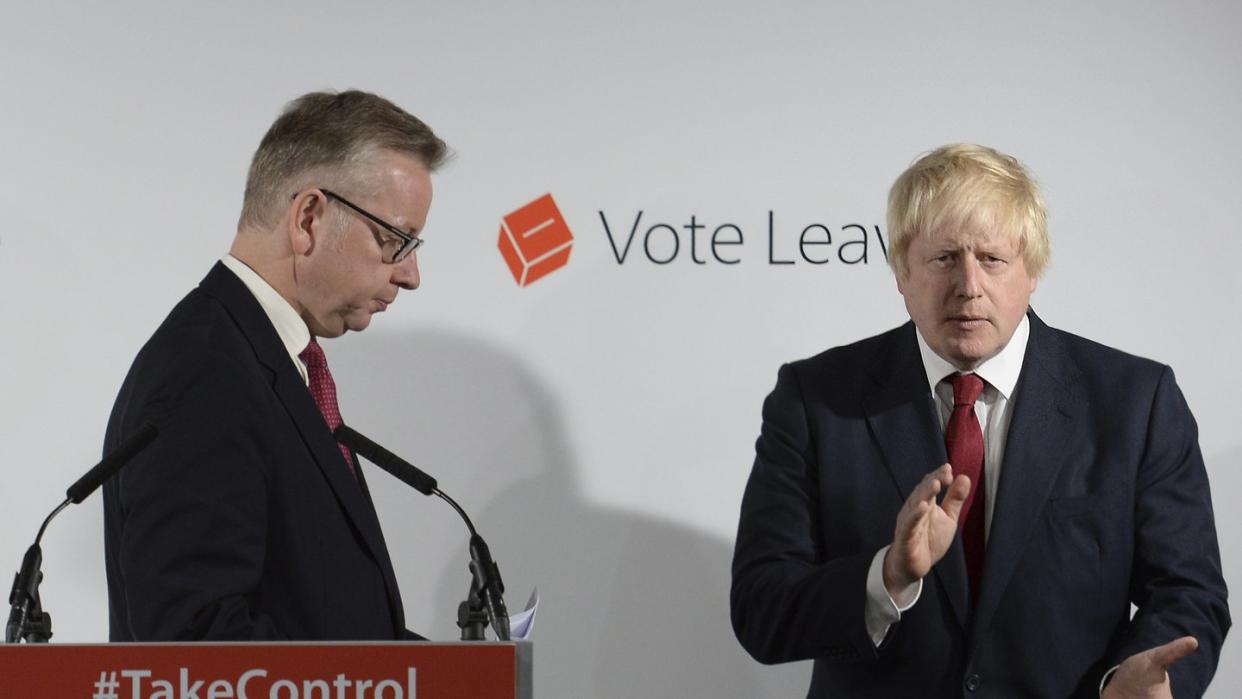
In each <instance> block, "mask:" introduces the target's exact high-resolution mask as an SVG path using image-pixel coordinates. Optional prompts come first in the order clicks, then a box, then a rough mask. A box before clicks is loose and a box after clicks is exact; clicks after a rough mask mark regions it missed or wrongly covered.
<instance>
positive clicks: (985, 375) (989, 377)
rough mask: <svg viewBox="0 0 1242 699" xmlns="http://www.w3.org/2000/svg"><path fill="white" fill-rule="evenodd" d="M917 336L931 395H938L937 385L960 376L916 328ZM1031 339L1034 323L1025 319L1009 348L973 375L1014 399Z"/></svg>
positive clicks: (1016, 330)
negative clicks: (954, 375) (950, 376)
mask: <svg viewBox="0 0 1242 699" xmlns="http://www.w3.org/2000/svg"><path fill="white" fill-rule="evenodd" d="M914 334H915V337H917V338H918V342H919V355H920V356H922V358H923V370H924V371H925V372H927V384H928V386H929V387H930V388H931V392H932V395H935V394H936V384H939V383H940V382H941V381H943V380H944V379H945V377H946V376H949V375H951V374H956V373H958V370H957V367H955V366H953V364H951V363H950V362H949V361H947V360H946V359H945V358H944V357H941V356H940V355H938V354H936V353H935V352H934V351H932V348H931V347H930V346H929V345H928V344H927V340H925V339H923V333H922V332H920V331H919V329H918V327H917V326H916V327H915V329H914ZM1030 337H1031V321H1030V320H1029V319H1028V318H1027V317H1026V316H1025V315H1024V316H1022V320H1021V322H1019V323H1018V327H1017V328H1014V331H1013V337H1011V338H1009V344H1007V345H1005V347H1004V348H1003V349H1001V351H1000V352H997V353H996V356H994V357H992V358H991V359H988V360H987V361H985V362H984V363H982V364H980V365H979V366H978V367H976V368H975V371H974V373H976V374H978V375H979V378H981V379H983V380H984V381H986V382H987V383H988V385H990V386H992V387H993V388H995V389H996V390H997V391H998V392H1000V394H1001V395H1002V396H1004V397H1005V399H1006V400H1009V399H1010V398H1011V397H1013V390H1014V388H1016V387H1017V385H1018V375H1019V374H1021V373H1022V360H1023V359H1024V358H1025V357H1026V343H1027V340H1029V339H1030Z"/></svg>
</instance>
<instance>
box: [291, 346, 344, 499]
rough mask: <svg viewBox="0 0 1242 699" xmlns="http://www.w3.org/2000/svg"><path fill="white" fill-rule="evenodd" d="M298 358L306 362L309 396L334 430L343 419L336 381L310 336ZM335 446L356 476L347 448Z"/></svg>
mask: <svg viewBox="0 0 1242 699" xmlns="http://www.w3.org/2000/svg"><path fill="white" fill-rule="evenodd" d="M298 359H301V360H302V361H303V362H305V363H306V377H307V384H308V388H310V392H311V397H312V398H314V399H315V405H317V406H319V412H320V413H323V419H324V420H325V421H326V422H327V423H328V429H329V430H332V431H336V428H338V427H340V426H341V425H342V424H343V423H344V420H342V419H341V409H340V408H339V407H337V405H336V383H335V382H334V381H333V380H332V372H330V371H328V358H327V357H325V356H324V354H323V348H322V347H320V346H319V343H318V342H315V338H313V337H312V338H311V341H310V344H309V345H307V346H306V349H304V350H302V353H301V354H299V355H298ZM336 446H337V447H338V448H339V449H340V450H341V455H342V456H344V457H345V464H346V465H348V466H349V472H350V474H351V475H353V477H354V478H357V477H358V474H357V473H354V459H353V457H352V456H351V455H350V453H349V449H347V448H345V445H344V444H339V443H338V444H337V445H336Z"/></svg>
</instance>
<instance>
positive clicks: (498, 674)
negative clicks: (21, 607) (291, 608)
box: [0, 642, 533, 699]
mask: <svg viewBox="0 0 1242 699" xmlns="http://www.w3.org/2000/svg"><path fill="white" fill-rule="evenodd" d="M531 653H532V649H531V644H530V643H528V642H517V643H344V642H341V643H163V644H160V643H109V644H92V645H75V644H60V643H50V644H30V645H0V696H2V697H5V698H6V699H7V698H8V697H12V698H13V699H26V698H27V697H30V698H36V697H37V698H38V699H45V698H46V699H61V698H62V697H63V698H65V699H69V698H70V697H72V698H73V699H501V698H502V697H503V699H530V697H531V696H533V695H532V689H531V687H532V680H531V670H532V665H531Z"/></svg>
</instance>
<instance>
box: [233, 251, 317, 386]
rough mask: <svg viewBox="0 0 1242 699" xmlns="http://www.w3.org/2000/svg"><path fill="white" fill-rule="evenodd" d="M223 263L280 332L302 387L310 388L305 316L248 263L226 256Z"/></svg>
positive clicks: (308, 336)
mask: <svg viewBox="0 0 1242 699" xmlns="http://www.w3.org/2000/svg"><path fill="white" fill-rule="evenodd" d="M220 262H221V263H222V264H223V265H224V266H225V267H228V268H229V271H231V272H232V273H233V274H236V275H237V278H238V279H240V280H241V282H242V284H245V285H246V288H247V289H249V290H250V293H252V294H254V298H255V300H256V301H258V302H259V305H260V306H262V307H263V312H264V313H266V314H267V319H268V320H270V321H272V327H273V328H276V334H277V335H279V336H280V342H281V344H283V345H284V346H285V351H286V352H288V353H289V358H290V359H292V360H293V366H295V367H297V368H298V373H299V374H301V375H302V383H305V384H307V385H309V384H310V378H309V377H308V375H307V373H306V364H304V363H303V362H302V360H301V359H300V358H299V357H298V355H299V354H301V353H302V350H304V349H306V346H307V345H308V344H310V340H311V335H310V330H309V329H308V328H307V327H306V321H304V320H302V316H300V315H298V312H297V311H296V310H294V308H293V306H291V305H290V304H289V302H288V301H286V300H285V297H283V296H281V295H280V294H279V293H278V292H277V291H276V290H275V289H273V288H272V285H271V284H268V283H267V281H266V280H264V279H263V277H260V276H259V273H258V272H256V271H254V270H253V269H250V267H248V266H246V263H245V262H242V261H241V260H239V259H237V258H236V257H233V256H232V255H225V256H224V257H222V258H221V259H220Z"/></svg>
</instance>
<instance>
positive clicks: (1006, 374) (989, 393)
mask: <svg viewBox="0 0 1242 699" xmlns="http://www.w3.org/2000/svg"><path fill="white" fill-rule="evenodd" d="M915 335H916V336H917V338H918V343H919V354H920V356H921V357H922V358H923V369H924V371H925V372H926V373H927V386H928V389H929V390H930V391H931V394H932V395H933V396H935V397H936V407H937V408H938V409H939V416H940V429H941V432H942V433H943V432H944V429H945V426H946V425H947V424H948V422H949V416H951V415H952V414H953V386H952V385H951V384H950V383H948V382H946V381H945V379H947V378H949V377H951V376H952V375H953V374H957V373H974V374H978V376H979V378H981V379H983V381H984V387H983V393H981V394H980V395H979V399H978V400H977V401H975V416H976V417H978V419H979V424H980V426H981V427H982V431H983V485H984V488H985V490H986V492H985V493H984V495H985V496H986V498H987V499H986V506H985V508H984V537H985V538H986V536H987V535H988V534H989V533H990V532H991V531H992V511H993V508H994V505H995V503H996V487H997V485H998V484H999V483H1000V472H1001V462H1002V460H1003V459H1004V455H1005V442H1006V439H1007V438H1008V435H1009V422H1010V420H1012V419H1013V404H1014V403H1013V401H1014V390H1015V389H1016V388H1017V385H1018V375H1019V374H1021V373H1022V360H1023V359H1024V358H1025V357H1026V343H1027V340H1028V339H1029V338H1030V335H1031V325H1030V321H1029V320H1027V318H1026V316H1023V317H1022V321H1021V322H1020V323H1018V327H1017V328H1015V329H1014V332H1013V337H1012V338H1010V340H1009V344H1007V345H1005V347H1004V349H1002V350H1001V351H1000V352H999V353H997V354H996V356H994V357H992V358H990V359H988V360H987V361H985V362H984V363H983V364H980V365H979V366H978V367H976V368H975V370H974V371H973V372H959V371H958V370H957V368H956V367H954V366H953V365H952V364H951V363H949V362H948V361H946V360H945V359H944V358H943V357H941V356H940V355H938V354H936V353H935V352H933V351H932V349H931V347H930V346H928V344H927V340H925V339H923V333H921V332H918V331H917V329H916V331H915ZM888 549H889V546H885V547H884V548H882V549H880V550H879V551H877V552H876V554H875V557H874V558H872V559H871V568H870V569H869V570H868V571H867V606H866V609H865V613H864V618H865V619H866V623H867V634H868V635H869V636H870V637H871V641H872V643H874V644H875V645H876V646H879V645H880V643H882V642H883V641H884V637H885V636H887V635H888V630H889V628H890V627H891V626H892V625H893V624H895V623H897V622H898V621H900V620H901V613H902V612H904V611H906V610H907V609H909V608H911V607H913V606H914V605H915V603H916V602H918V600H919V595H921V594H922V592H923V581H922V580H919V581H918V582H916V583H914V584H912V585H910V587H908V588H906V589H905V590H903V591H902V592H901V593H900V594H898V595H897V599H896V600H894V599H893V597H891V596H889V594H888V590H887V589H886V588H885V587H884V556H885V554H887V553H888ZM899 602H900V603H899Z"/></svg>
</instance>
